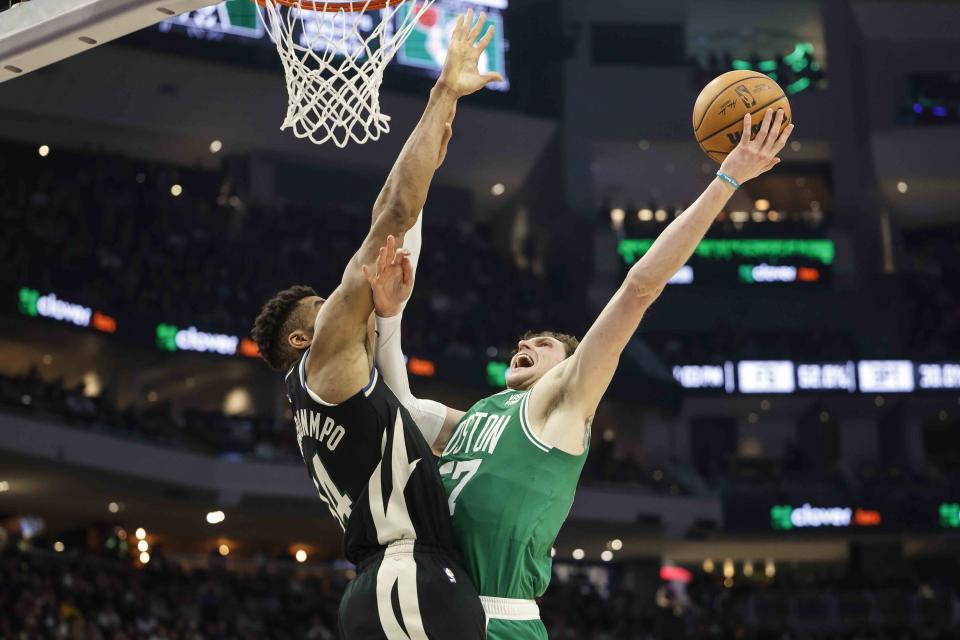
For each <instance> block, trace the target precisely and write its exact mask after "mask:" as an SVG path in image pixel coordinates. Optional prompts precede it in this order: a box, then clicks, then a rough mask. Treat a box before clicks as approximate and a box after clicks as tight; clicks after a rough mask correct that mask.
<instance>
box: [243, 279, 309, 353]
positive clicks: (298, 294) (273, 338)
mask: <svg viewBox="0 0 960 640" xmlns="http://www.w3.org/2000/svg"><path fill="white" fill-rule="evenodd" d="M315 295H317V292H316V291H314V290H313V288H312V287H308V286H305V285H295V286H293V287H290V288H289V289H284V290H283V291H281V292H280V293H278V294H277V295H275V296H273V298H271V299H270V300H269V301H268V302H267V304H265V305H263V309H261V310H260V315H258V316H257V320H256V322H254V324H253V331H251V332H250V337H251V338H253V341H254V342H256V343H257V347H258V348H259V349H260V357H262V358H263V359H264V360H265V361H266V362H267V364H268V365H269V366H270V368H271V369H273V370H274V371H285V370H286V369H288V368H289V367H290V366H292V365H293V363H294V362H296V360H297V358H298V357H299V355H300V352H299V351H297V350H296V349H294V348H293V347H291V346H290V343H289V341H288V340H287V336H288V335H290V333H292V332H293V331H295V330H296V329H298V328H299V327H297V325H296V322H297V314H296V313H294V312H295V311H296V309H297V307H298V306H299V304H300V301H301V300H303V299H304V298H307V297H310V296H315Z"/></svg>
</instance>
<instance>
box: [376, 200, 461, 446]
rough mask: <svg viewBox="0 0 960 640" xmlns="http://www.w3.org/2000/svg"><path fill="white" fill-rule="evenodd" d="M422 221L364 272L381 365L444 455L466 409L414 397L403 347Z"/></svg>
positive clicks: (390, 244)
mask: <svg viewBox="0 0 960 640" xmlns="http://www.w3.org/2000/svg"><path fill="white" fill-rule="evenodd" d="M421 223H422V219H421V220H420V221H418V223H417V225H415V226H414V228H413V229H411V230H410V232H409V233H408V234H407V237H406V238H405V242H404V244H405V247H404V248H402V249H398V248H397V246H396V242H395V240H394V239H393V237H392V236H391V237H390V238H388V239H387V245H386V246H385V247H383V248H382V249H381V250H380V254H379V256H378V259H377V263H376V265H375V266H374V267H366V266H364V268H363V272H364V275H366V277H367V281H368V282H369V284H370V288H371V290H372V292H373V301H374V304H375V306H376V312H377V345H376V349H375V354H376V356H375V357H376V362H377V368H378V369H379V370H380V374H381V375H382V376H383V380H384V382H386V383H387V386H389V387H390V389H391V390H392V391H393V392H394V394H395V395H396V396H397V399H398V400H400V404H402V405H403V406H404V407H405V408H406V409H407V411H409V412H410V415H411V417H413V419H414V422H415V423H416V425H417V427H418V428H419V429H420V432H421V433H422V434H423V437H424V439H425V440H426V441H427V443H429V444H430V445H431V447H432V448H433V450H434V453H436V454H437V455H440V454H441V452H442V451H443V449H444V447H446V445H447V442H449V440H450V437H451V436H452V435H453V431H454V429H456V426H457V424H459V423H460V420H461V419H462V418H463V412H462V411H458V410H456V409H451V408H449V407H446V406H444V405H443V404H441V403H439V402H435V401H433V400H424V399H420V398H417V397H415V396H414V395H413V392H412V391H411V390H410V381H409V379H408V377H407V366H406V360H405V358H404V356H403V349H402V348H401V345H400V325H401V322H402V318H403V309H404V307H405V306H406V303H407V301H408V300H409V299H410V295H411V294H412V293H413V284H414V280H415V276H416V265H417V262H418V259H419V254H420V245H421V235H420V234H421Z"/></svg>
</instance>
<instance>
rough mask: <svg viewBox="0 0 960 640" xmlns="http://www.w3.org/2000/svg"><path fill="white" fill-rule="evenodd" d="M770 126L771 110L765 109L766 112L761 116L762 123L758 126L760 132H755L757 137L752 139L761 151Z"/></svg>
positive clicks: (771, 122) (771, 120)
mask: <svg viewBox="0 0 960 640" xmlns="http://www.w3.org/2000/svg"><path fill="white" fill-rule="evenodd" d="M772 124H773V109H767V112H766V113H765V114H763V122H762V123H761V124H760V131H758V132H757V137H756V138H755V139H754V142H755V143H756V145H757V147H759V148H760V149H762V148H763V145H764V144H766V142H767V136H768V135H770V125H772Z"/></svg>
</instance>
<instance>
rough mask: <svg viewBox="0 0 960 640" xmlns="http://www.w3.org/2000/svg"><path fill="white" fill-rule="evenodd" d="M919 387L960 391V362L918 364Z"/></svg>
mask: <svg viewBox="0 0 960 640" xmlns="http://www.w3.org/2000/svg"><path fill="white" fill-rule="evenodd" d="M917 386H918V387H919V388H921V389H960V362H947V363H920V364H918V365H917Z"/></svg>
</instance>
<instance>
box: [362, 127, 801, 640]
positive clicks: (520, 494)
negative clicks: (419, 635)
mask: <svg viewBox="0 0 960 640" xmlns="http://www.w3.org/2000/svg"><path fill="white" fill-rule="evenodd" d="M783 121H784V114H783V111H778V112H777V113H776V114H774V113H773V112H772V111H767V113H766V114H765V116H764V118H763V123H762V125H761V126H760V128H759V130H758V132H757V135H756V137H753V138H751V117H750V116H749V115H747V116H746V117H745V118H744V123H743V139H742V140H741V142H740V144H739V146H738V147H737V148H736V149H734V150H733V151H732V152H731V153H730V155H729V156H727V158H726V160H725V161H724V162H723V165H722V166H721V168H720V171H719V172H718V173H717V178H716V179H715V180H713V182H712V183H711V184H710V185H709V186H708V187H707V189H706V190H705V191H704V192H703V194H702V195H701V196H700V198H698V199H697V201H696V202H694V203H693V205H691V206H690V208H688V209H687V210H686V211H684V212H683V213H682V214H681V215H680V216H679V217H677V218H676V220H674V221H673V223H671V224H670V225H669V226H668V227H667V228H666V229H665V230H664V232H663V233H662V234H661V235H660V237H659V238H658V239H657V240H656V242H655V243H654V244H653V246H652V247H651V249H650V251H649V252H647V254H646V255H644V256H643V258H641V259H640V261H639V262H637V264H635V265H634V266H633V267H632V268H631V269H630V272H629V273H628V275H627V277H626V279H625V281H624V282H623V285H622V286H621V287H620V289H619V290H618V291H617V292H616V294H614V296H613V298H612V299H611V300H610V302H609V303H608V304H607V306H606V308H604V310H603V311H602V312H601V313H600V316H599V317H598V318H597V320H596V321H595V322H594V324H593V326H592V327H591V328H590V330H589V331H588V332H587V334H586V336H585V337H584V339H583V342H582V343H580V344H579V346H577V343H576V340H575V339H573V338H570V337H568V336H563V335H559V334H554V333H539V334H528V335H527V336H525V337H524V339H522V340H520V342H519V344H518V345H517V353H516V354H515V355H514V356H513V358H512V360H511V361H510V369H509V370H508V372H507V376H506V378H507V390H506V391H502V392H500V393H498V394H495V395H493V396H490V397H489V398H485V399H483V400H481V401H479V402H478V403H476V404H475V405H474V406H473V407H471V408H470V410H469V411H467V412H466V413H463V412H460V411H456V410H453V409H449V408H447V407H444V406H443V405H440V404H438V403H435V402H431V401H425V400H418V399H417V398H414V397H413V395H412V394H411V393H410V387H409V384H408V381H407V378H406V368H405V366H404V361H403V355H402V353H401V350H400V339H399V331H398V328H399V322H400V320H399V319H400V314H401V312H402V310H403V306H404V305H405V301H406V300H407V299H408V298H409V295H410V293H411V292H412V289H413V276H414V270H415V267H416V265H415V262H416V258H417V257H418V254H419V244H420V240H419V237H418V236H419V226H418V227H416V228H414V229H413V230H411V232H410V233H408V234H407V236H406V244H407V246H406V247H405V248H401V249H398V247H397V242H396V240H395V239H394V238H393V237H390V238H388V240H387V246H386V247H384V248H383V249H381V251H380V254H379V259H378V261H377V264H376V266H375V267H374V268H371V269H366V268H365V269H364V273H365V275H366V276H367V280H368V281H369V282H370V285H371V287H372V289H373V298H374V303H375V306H376V310H377V315H378V318H377V322H378V331H379V339H378V340H379V343H378V347H377V352H376V354H377V364H378V366H379V368H380V371H381V372H382V374H383V378H384V380H385V381H386V382H387V384H388V385H390V387H391V388H392V389H393V391H394V393H396V395H397V396H398V398H399V399H400V401H401V403H403V404H404V406H405V407H407V409H408V410H409V411H410V413H411V415H412V416H413V417H414V420H416V422H417V423H418V426H419V427H420V429H421V431H422V432H423V433H424V436H425V437H426V439H427V442H432V443H433V449H434V451H435V452H436V453H437V454H438V455H439V456H440V461H439V465H440V475H441V478H442V479H443V484H444V489H445V490H446V493H447V497H448V504H449V507H450V515H451V517H452V519H453V525H454V530H455V533H456V535H457V538H458V540H459V542H460V546H461V548H462V550H463V553H464V558H465V560H466V563H465V568H466V570H467V572H468V573H469V574H470V576H471V577H472V578H473V580H474V583H475V584H476V585H477V589H478V591H479V592H480V595H481V601H482V602H483V605H484V609H485V611H486V614H487V617H488V620H489V622H488V627H487V634H488V638H491V639H493V640H539V639H543V638H546V637H547V632H546V628H545V627H544V625H543V623H542V622H541V621H540V617H539V610H538V607H537V604H536V601H535V599H536V598H539V597H541V596H542V595H543V593H544V591H546V589H547V586H548V584H549V582H550V577H551V569H552V561H551V557H550V549H551V547H552V545H553V544H554V542H555V540H556V537H557V534H558V533H559V531H560V527H561V525H562V524H563V521H564V520H565V519H566V517H567V515H568V514H569V512H570V508H571V506H572V504H573V497H574V493H575V491H576V486H577V481H578V480H579V477H580V472H581V470H582V468H583V464H584V461H585V459H586V456H587V451H588V449H589V446H590V425H591V422H592V420H593V415H594V413H595V412H596V409H597V406H598V405H599V403H600V400H601V398H602V397H603V394H604V393H605V392H606V390H607V387H608V386H609V384H610V381H611V380H612V378H613V374H614V372H615V371H616V368H617V364H618V362H619V359H620V354H621V353H622V352H623V350H624V348H625V347H626V345H627V343H628V342H629V340H630V339H631V337H632V336H633V334H634V332H635V331H636V330H637V327H638V325H639V324H640V320H641V319H642V318H643V315H644V313H645V312H646V310H647V309H648V308H649V307H650V305H651V304H652V303H653V302H654V301H655V300H656V299H657V297H658V296H659V295H660V293H661V292H662V291H663V289H664V287H665V286H666V284H667V281H668V280H670V278H671V277H672V276H673V274H675V273H676V272H677V271H678V270H679V269H680V267H682V266H683V265H684V264H685V263H686V262H687V260H689V258H690V256H691V255H692V254H693V251H694V249H695V248H696V246H697V244H699V242H700V240H701V239H702V238H703V236H704V235H705V234H706V232H707V230H708V229H709V228H710V225H711V224H712V223H713V221H714V219H715V218H716V217H717V215H718V214H719V213H720V211H721V210H722V209H723V207H724V206H725V205H726V203H727V201H728V200H729V199H730V197H731V196H732V195H733V193H734V192H735V191H736V189H738V188H739V185H740V184H742V183H744V182H746V181H747V180H750V179H752V178H755V177H756V176H758V175H760V174H762V173H765V172H766V171H769V170H770V169H772V168H773V167H774V166H776V165H777V164H778V163H779V162H780V160H779V159H778V158H777V154H778V153H779V152H780V151H781V150H782V149H783V147H784V145H785V144H786V143H787V140H788V139H789V137H790V134H791V133H792V131H793V128H794V126H793V125H792V124H791V125H789V126H787V127H783ZM425 329H426V328H425Z"/></svg>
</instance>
